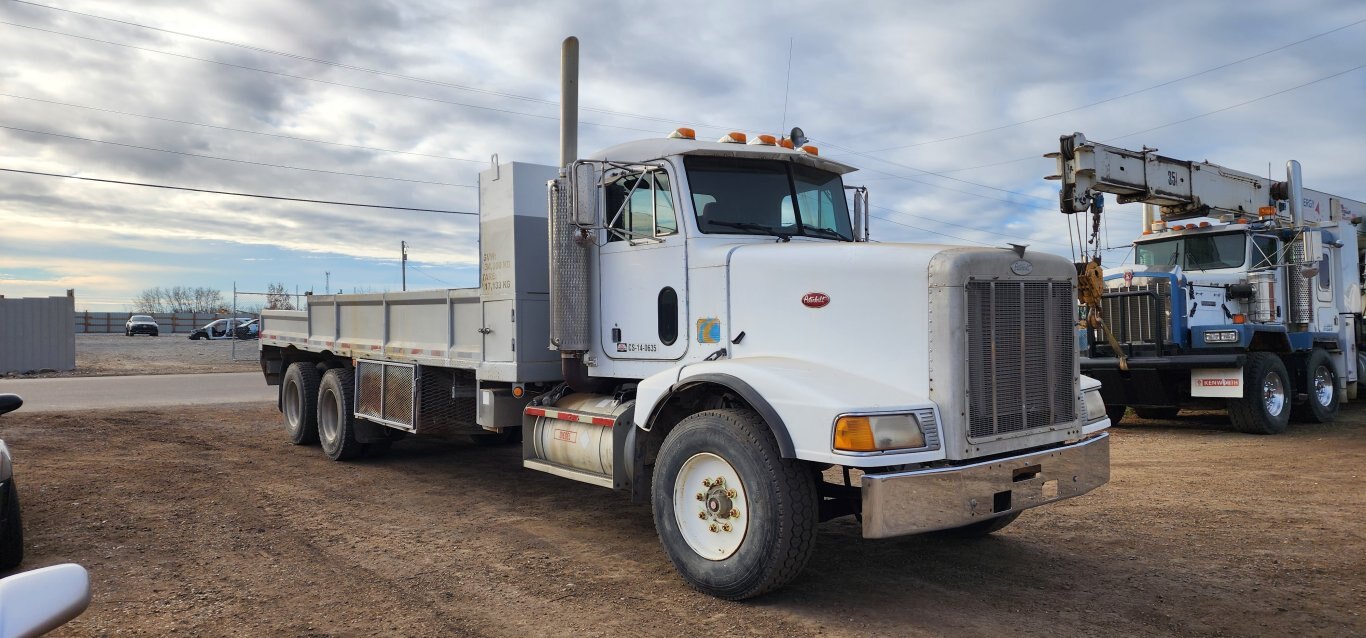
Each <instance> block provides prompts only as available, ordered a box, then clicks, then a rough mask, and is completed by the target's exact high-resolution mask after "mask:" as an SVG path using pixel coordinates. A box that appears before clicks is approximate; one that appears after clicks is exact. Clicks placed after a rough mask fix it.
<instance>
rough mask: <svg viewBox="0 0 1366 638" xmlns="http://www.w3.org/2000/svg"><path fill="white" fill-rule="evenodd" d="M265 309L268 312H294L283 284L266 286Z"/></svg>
mask: <svg viewBox="0 0 1366 638" xmlns="http://www.w3.org/2000/svg"><path fill="white" fill-rule="evenodd" d="M266 308H267V309H268V310H294V300H293V298H292V296H291V295H290V294H289V292H288V291H287V290H285V284H284V282H280V283H272V284H267V285H266Z"/></svg>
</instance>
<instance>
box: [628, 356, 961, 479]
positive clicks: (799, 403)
mask: <svg viewBox="0 0 1366 638" xmlns="http://www.w3.org/2000/svg"><path fill="white" fill-rule="evenodd" d="M674 374H677V377H676V379H675V378H673V376H674ZM704 383H713V384H716V385H720V386H723V387H725V388H727V389H729V390H730V391H732V392H734V393H735V394H737V395H739V396H740V397H741V398H743V399H744V400H745V401H746V402H747V403H749V405H751V406H753V407H754V409H755V411H757V412H758V413H759V414H760V416H762V417H763V418H764V421H765V422H767V423H768V425H769V428H770V429H772V430H773V434H774V438H775V439H777V442H778V447H779V450H780V451H781V453H782V455H783V457H784V458H798V459H802V460H806V461H815V462H821V463H837V464H844V465H852V466H864V465H867V466H870V467H871V466H875V465H892V464H899V463H910V462H924V461H930V460H939V459H942V458H944V450H943V449H942V447H941V449H938V450H932V451H922V452H913V453H906V454H886V455H878V456H875V457H870V456H851V455H846V454H836V453H835V452H834V450H833V449H832V447H831V445H832V437H833V427H834V421H835V418H836V417H838V416H839V415H841V414H847V413H851V412H861V411H867V412H890V411H900V410H911V409H924V408H933V409H935V410H936V413H937V411H938V410H937V407H936V406H935V405H934V404H933V403H932V402H930V401H929V400H928V399H926V398H925V397H923V396H916V394H915V393H914V392H911V391H909V390H907V389H905V388H896V387H892V386H888V385H886V384H885V383H883V382H881V381H879V380H877V379H872V378H868V377H864V376H861V375H857V374H853V373H850V372H848V371H844V370H840V369H834V368H830V367H829V366H827V365H824V364H817V363H814V362H810V361H804V360H800V359H792V358H787V357H744V358H740V359H729V360H719V361H707V362H702V363H697V364H692V365H687V366H684V367H683V368H682V369H681V370H679V371H677V372H676V373H675V372H674V371H673V370H670V371H667V372H664V373H660V374H658V375H655V376H653V377H650V378H648V379H645V380H644V381H642V382H641V384H640V385H639V386H638V388H637V394H636V425H637V426H639V427H640V428H641V429H643V430H649V429H650V428H651V427H652V426H653V424H654V420H655V418H656V417H657V416H658V414H659V411H660V409H661V406H663V405H664V404H665V403H666V402H667V401H668V399H669V398H670V397H672V396H674V395H676V394H678V393H679V392H682V391H684V390H686V389H688V388H690V387H693V386H696V385H698V384H704ZM936 421H938V419H936ZM936 427H939V426H938V424H936ZM941 437H942V432H941ZM940 440H943V439H942V438H941V439H940Z"/></svg>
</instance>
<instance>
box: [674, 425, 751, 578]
mask: <svg viewBox="0 0 1366 638" xmlns="http://www.w3.org/2000/svg"><path fill="white" fill-rule="evenodd" d="M673 492H674V520H675V521H677V523H678V531H679V533H680V534H681V535H682V536H683V540H684V541H686V542H687V543H688V547H691V548H692V550H693V551H694V552H697V555H698V556H701V557H703V558H705V559H707V560H725V559H727V558H729V557H730V556H732V555H733V554H735V552H736V551H738V550H739V549H740V545H741V544H743V543H744V540H745V533H746V532H747V531H748V530H749V515H750V511H749V498H748V495H747V494H746V492H745V485H744V483H743V482H741V481H740V474H739V473H738V472H736V471H735V468H733V467H731V465H730V463H728V462H726V460H725V459H723V458H721V457H719V456H717V455H715V454H712V453H710V452H702V453H699V454H694V455H693V456H692V457H691V458H689V459H688V460H687V461H684V462H683V466H682V467H681V468H679V470H678V476H677V477H675V479H674V490H673Z"/></svg>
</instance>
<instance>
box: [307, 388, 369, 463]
mask: <svg viewBox="0 0 1366 638" xmlns="http://www.w3.org/2000/svg"><path fill="white" fill-rule="evenodd" d="M354 384H355V373H354V372H352V371H351V370H349V369H347V368H333V369H331V370H328V371H327V373H326V374H324V375H323V380H322V382H321V383H319V384H318V439H319V440H320V441H321V442H322V445H323V454H326V455H327V458H329V459H332V460H333V461H349V460H351V459H354V458H357V457H359V456H360V455H361V454H363V453H364V452H365V444H364V443H361V442H360V441H357V440H356V410H355V397H354V396H353V394H354V392H355V390H353V388H354V387H355V385H354Z"/></svg>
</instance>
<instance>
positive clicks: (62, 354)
mask: <svg viewBox="0 0 1366 638" xmlns="http://www.w3.org/2000/svg"><path fill="white" fill-rule="evenodd" d="M75 312H76V297H75V295H74V293H68V294H67V296H65V297H21V298H17V299H5V298H4V297H3V296H0V374H4V373H7V372H28V371H30V370H74V369H75V368H76V335H75V333H73V332H72V331H71V329H70V328H71V323H70V321H71V315H72V314H73V313H75Z"/></svg>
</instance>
